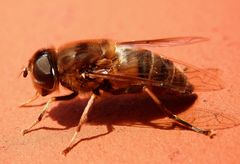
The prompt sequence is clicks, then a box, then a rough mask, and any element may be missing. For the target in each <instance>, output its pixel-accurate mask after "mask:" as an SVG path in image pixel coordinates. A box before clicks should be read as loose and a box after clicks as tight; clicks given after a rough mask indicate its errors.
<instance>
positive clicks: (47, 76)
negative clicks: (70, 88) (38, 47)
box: [32, 51, 55, 90]
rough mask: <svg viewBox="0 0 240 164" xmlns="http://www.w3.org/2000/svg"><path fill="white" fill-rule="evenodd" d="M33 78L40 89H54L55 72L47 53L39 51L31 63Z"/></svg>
mask: <svg viewBox="0 0 240 164" xmlns="http://www.w3.org/2000/svg"><path fill="white" fill-rule="evenodd" d="M32 73H33V76H34V78H35V80H36V82H37V83H38V85H39V86H41V88H42V89H47V90H51V89H53V87H54V82H55V72H54V66H53V63H52V62H51V57H50V54H49V52H48V51H41V52H39V55H37V58H36V60H35V62H34V63H33V70H32Z"/></svg>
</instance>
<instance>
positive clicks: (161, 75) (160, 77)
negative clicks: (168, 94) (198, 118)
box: [114, 47, 193, 92]
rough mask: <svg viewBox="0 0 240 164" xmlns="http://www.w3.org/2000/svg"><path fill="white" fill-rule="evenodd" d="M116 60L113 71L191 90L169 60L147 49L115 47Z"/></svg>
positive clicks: (189, 85) (176, 88) (170, 87)
mask: <svg viewBox="0 0 240 164" xmlns="http://www.w3.org/2000/svg"><path fill="white" fill-rule="evenodd" d="M116 54H117V56H118V60H117V62H116V63H115V64H116V65H115V70H114V73H116V74H125V75H129V76H137V77H141V78H145V79H149V80H155V81H159V83H162V84H163V86H165V87H166V88H167V87H168V88H169V89H171V90H174V91H179V92H192V90H193V86H192V85H191V84H190V83H189V82H188V80H187V77H186V76H185V75H184V74H183V73H182V72H181V71H180V70H179V69H178V68H176V67H175V65H174V63H173V62H172V61H171V60H168V59H166V58H163V57H161V56H159V55H156V54H153V53H152V52H151V51H149V50H144V49H132V48H126V47H120V48H117V50H116Z"/></svg>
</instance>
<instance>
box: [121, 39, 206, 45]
mask: <svg viewBox="0 0 240 164" xmlns="http://www.w3.org/2000/svg"><path fill="white" fill-rule="evenodd" d="M207 40H209V39H207V38H204V37H175V38H163V39H153V40H137V41H126V42H118V43H117V45H130V46H150V47H171V46H182V45H187V44H194V43H199V42H204V41H207Z"/></svg>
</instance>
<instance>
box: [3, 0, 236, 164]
mask: <svg viewBox="0 0 240 164" xmlns="http://www.w3.org/2000/svg"><path fill="white" fill-rule="evenodd" d="M239 11H240V5H239V2H238V1H237V0H235V1H234V0H232V1H226V0H215V1H214V0H212V1H205V0H201V1H200V0H199V1H188V0H182V1H179V0H171V1H159V0H148V1H144V0H136V1H134V0H121V1H111V0H103V1H101V2H100V1H65V0H58V1H47V0H42V1H34V2H33V1H26V0H22V1H21V2H20V1H12V0H8V1H3V2H1V6H0V20H1V26H0V36H1V37H0V42H1V43H0V50H1V53H0V58H1V60H0V70H1V81H0V86H1V92H0V102H1V103H0V104H1V107H0V161H1V162H0V163H32V162H34V163H46V162H48V163H73V162H74V163H76V162H78V163H79V162H82V163H203V162H204V163H206V162H208V163H237V162H238V161H239V159H240V149H239V147H240V141H239V136H240V127H239V126H235V123H236V124H238V123H239V122H238V120H237V118H239V117H238V113H239V105H240V102H239V82H240V77H239V63H240V55H239V49H240V46H239V45H240V41H239V38H240V35H239V29H240V12H239ZM175 36H205V37H209V38H210V39H211V40H210V41H209V42H206V43H200V44H196V45H191V46H184V47H174V48H164V49H162V50H161V49H158V50H156V51H158V52H159V53H163V54H165V55H169V56H171V57H174V58H177V59H180V60H183V61H186V62H187V63H191V64H193V65H197V66H199V67H203V68H207V67H215V68H219V69H221V78H222V79H223V81H224V83H225V89H224V90H221V91H218V92H210V93H202V94H200V97H199V101H198V102H197V103H196V105H195V106H194V107H195V109H199V108H200V109H201V108H202V109H206V110H209V111H210V110H212V111H217V112H216V113H227V117H226V120H224V119H222V120H220V122H223V123H224V124H225V123H226V122H227V121H229V120H230V119H231V121H232V122H233V123H234V126H233V127H232V128H227V129H226V127H227V126H225V125H223V126H222V127H220V129H221V128H223V129H224V130H218V131H217V136H216V137H215V138H214V139H209V138H208V137H206V136H203V135H200V134H196V133H194V132H191V131H186V130H164V129H162V128H157V127H155V128H154V126H149V125H144V123H142V125H140V126H138V127H136V126H135V125H137V123H135V122H136V121H139V120H140V121H141V120H144V119H146V120H147V119H150V116H149V115H147V116H145V114H146V113H148V112H145V110H144V109H146V110H148V108H151V109H152V108H153V107H154V106H153V104H152V105H151V103H150V105H149V100H146V102H144V101H145V100H144V99H143V98H141V97H140V99H138V100H136V101H135V98H134V96H126V97H124V96H120V97H117V98H114V97H111V98H105V99H104V98H103V99H101V100H99V101H98V102H97V105H95V109H94V111H98V113H97V114H95V115H93V116H95V117H96V116H99V117H97V119H98V121H95V122H94V121H93V123H94V124H95V125H90V124H89V125H86V126H84V128H83V129H82V131H81V134H80V135H79V138H78V141H79V142H78V144H77V145H76V146H75V147H74V148H73V149H72V151H71V152H70V153H69V154H68V156H67V158H65V157H64V156H62V155H61V154H60V152H61V151H62V150H63V149H64V148H65V146H66V145H67V144H68V142H69V140H70V138H71V137H72V135H73V132H74V126H76V124H77V122H78V118H79V115H80V113H81V112H79V111H81V109H82V108H83V107H84V105H85V104H86V99H85V98H84V96H83V97H82V98H81V99H84V100H82V101H71V102H62V103H55V104H53V105H52V107H51V109H52V110H51V111H50V112H49V115H48V117H47V118H45V119H44V120H43V121H42V122H41V123H40V124H39V125H38V126H36V127H35V130H34V131H33V132H32V133H29V134H27V135H26V136H24V137H23V136H22V135H21V130H22V129H23V128H26V127H27V126H29V125H30V124H31V123H32V121H33V120H35V119H36V118H37V115H38V114H39V112H40V110H41V107H39V106H37V107H32V108H18V105H19V104H20V103H22V102H24V101H26V100H27V99H28V98H29V97H31V96H32V95H33V94H34V89H33V87H32V84H31V80H30V78H27V79H23V78H21V77H20V78H19V77H18V75H19V73H20V71H21V69H22V68H23V66H25V65H26V64H27V61H28V59H29V58H30V57H31V55H32V54H33V53H34V52H35V51H36V50H37V49H39V48H41V47H46V46H51V45H54V46H59V45H61V44H64V43H66V42H69V41H74V40H80V39H92V38H112V39H116V40H137V39H153V38H164V37H175ZM45 100H46V98H45V99H39V100H38V101H37V102H36V103H39V102H40V103H41V102H44V101H45ZM194 107H193V108H194ZM121 109H123V110H124V112H125V113H124V112H123V113H121ZM138 109H139V111H140V112H137V111H138ZM101 110H103V111H104V112H108V113H105V114H101ZM131 110H134V112H131ZM141 112H142V113H141ZM151 112H153V111H151ZM119 113H120V115H121V116H119ZM151 114H152V115H153V116H154V112H153V113H151ZM151 114H150V115H151ZM234 115H235V116H234ZM148 116H149V118H148ZM224 116H225V115H224ZM232 116H234V117H235V118H233V117H232ZM119 117H120V118H119ZM108 118H109V119H110V121H108ZM221 118H223V116H222V117H221ZM122 120H125V121H127V122H130V123H129V124H121V121H122ZM231 121H230V124H231ZM106 124H108V125H113V126H114V130H113V131H112V132H111V133H107V128H106ZM114 124H119V125H120V126H119V125H114ZM123 125H124V126H123ZM230 126H231V125H230Z"/></svg>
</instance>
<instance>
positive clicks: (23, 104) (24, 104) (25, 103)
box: [19, 92, 40, 107]
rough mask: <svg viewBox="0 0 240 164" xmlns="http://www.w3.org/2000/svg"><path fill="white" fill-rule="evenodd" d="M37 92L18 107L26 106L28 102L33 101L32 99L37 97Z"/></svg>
mask: <svg viewBox="0 0 240 164" xmlns="http://www.w3.org/2000/svg"><path fill="white" fill-rule="evenodd" d="M39 95H40V94H39V93H38V92H36V93H35V95H34V96H33V97H32V98H30V99H29V100H27V101H26V102H24V103H22V104H21V105H19V107H26V106H27V105H28V104H29V103H31V102H33V101H34V100H36V99H37V98H38V97H39Z"/></svg>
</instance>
